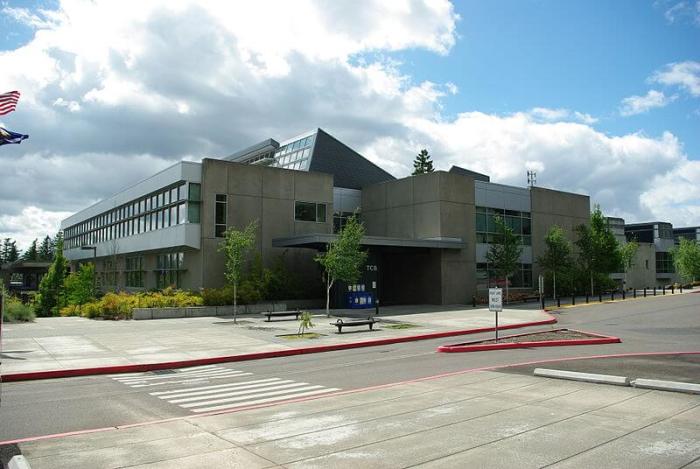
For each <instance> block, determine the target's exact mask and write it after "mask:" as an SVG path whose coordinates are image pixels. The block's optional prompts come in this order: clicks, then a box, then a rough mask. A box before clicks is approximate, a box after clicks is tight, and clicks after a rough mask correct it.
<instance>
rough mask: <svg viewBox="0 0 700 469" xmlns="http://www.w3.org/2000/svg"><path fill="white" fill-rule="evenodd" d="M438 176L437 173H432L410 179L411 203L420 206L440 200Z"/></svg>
mask: <svg viewBox="0 0 700 469" xmlns="http://www.w3.org/2000/svg"><path fill="white" fill-rule="evenodd" d="M440 176H441V174H440V173H439V172H434V173H426V174H418V175H416V176H413V177H411V180H412V182H413V201H412V203H414V204H420V203H424V202H437V201H438V200H440V182H441V181H440V179H441V178H440Z"/></svg>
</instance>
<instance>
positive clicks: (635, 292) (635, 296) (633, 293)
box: [632, 287, 637, 298]
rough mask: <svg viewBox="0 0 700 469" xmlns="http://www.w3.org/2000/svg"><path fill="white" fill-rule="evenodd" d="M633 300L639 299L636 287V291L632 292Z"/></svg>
mask: <svg viewBox="0 0 700 469" xmlns="http://www.w3.org/2000/svg"><path fill="white" fill-rule="evenodd" d="M632 298H637V288H636V287H635V289H634V290H632Z"/></svg>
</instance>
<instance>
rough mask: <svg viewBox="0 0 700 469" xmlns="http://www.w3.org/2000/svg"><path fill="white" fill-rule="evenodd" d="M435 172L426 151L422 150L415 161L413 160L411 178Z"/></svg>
mask: <svg viewBox="0 0 700 469" xmlns="http://www.w3.org/2000/svg"><path fill="white" fill-rule="evenodd" d="M433 171H435V169H434V168H433V162H432V161H430V155H429V154H428V150H426V149H425V148H423V149H422V150H421V151H420V153H418V156H416V159H415V160H413V176H415V175H416V174H424V173H432V172H433Z"/></svg>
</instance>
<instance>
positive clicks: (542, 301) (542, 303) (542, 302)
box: [540, 295, 545, 310]
mask: <svg viewBox="0 0 700 469" xmlns="http://www.w3.org/2000/svg"><path fill="white" fill-rule="evenodd" d="M540 306H542V309H543V310H544V309H545V308H544V295H542V300H541V305H540Z"/></svg>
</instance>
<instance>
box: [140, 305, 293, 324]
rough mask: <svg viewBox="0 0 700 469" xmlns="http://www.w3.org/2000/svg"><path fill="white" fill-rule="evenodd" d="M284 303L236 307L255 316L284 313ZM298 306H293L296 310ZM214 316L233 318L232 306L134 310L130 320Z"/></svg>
mask: <svg viewBox="0 0 700 469" xmlns="http://www.w3.org/2000/svg"><path fill="white" fill-rule="evenodd" d="M287 307H288V305H287V304H286V303H277V302H276V303H256V304H252V305H238V314H257V313H262V312H265V311H286V310H287ZM297 307H299V306H295V308H297ZM210 316H211V317H215V316H233V306H191V307H186V308H134V311H133V315H132V318H133V319H135V320H145V319H176V318H199V317H210Z"/></svg>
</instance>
